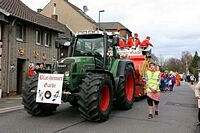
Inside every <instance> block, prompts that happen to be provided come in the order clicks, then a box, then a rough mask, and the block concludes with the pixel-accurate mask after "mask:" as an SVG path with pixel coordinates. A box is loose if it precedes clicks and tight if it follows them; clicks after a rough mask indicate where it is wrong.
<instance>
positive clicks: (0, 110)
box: [0, 105, 24, 114]
mask: <svg viewBox="0 0 200 133" xmlns="http://www.w3.org/2000/svg"><path fill="white" fill-rule="evenodd" d="M23 108H24V105H19V106H13V107H7V108H1V109H0V114H1V113H7V112H11V111H16V110H20V109H23Z"/></svg>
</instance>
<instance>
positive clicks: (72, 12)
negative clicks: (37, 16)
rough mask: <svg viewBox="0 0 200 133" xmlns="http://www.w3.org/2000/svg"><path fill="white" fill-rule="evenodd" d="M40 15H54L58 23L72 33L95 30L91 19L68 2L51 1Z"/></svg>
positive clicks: (61, 0)
mask: <svg viewBox="0 0 200 133" xmlns="http://www.w3.org/2000/svg"><path fill="white" fill-rule="evenodd" d="M55 7H56V8H55ZM40 13H41V14H43V15H45V16H47V17H51V16H52V14H56V15H57V19H58V22H60V23H62V24H64V25H66V26H67V27H68V28H69V29H70V30H71V31H72V32H78V31H83V30H96V28H97V23H96V22H95V21H94V20H93V19H92V18H90V17H89V16H88V15H87V14H86V13H85V12H83V11H82V10H81V9H79V8H78V7H76V6H75V5H73V4H72V3H70V2H69V1H68V0H51V1H50V2H49V3H48V4H47V5H46V6H45V7H44V8H43V9H42V11H41V12H40Z"/></svg>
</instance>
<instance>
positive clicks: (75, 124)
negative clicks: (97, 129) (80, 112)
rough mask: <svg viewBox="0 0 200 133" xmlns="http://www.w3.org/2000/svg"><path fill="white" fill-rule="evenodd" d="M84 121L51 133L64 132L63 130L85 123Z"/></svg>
mask: <svg viewBox="0 0 200 133" xmlns="http://www.w3.org/2000/svg"><path fill="white" fill-rule="evenodd" d="M85 121H86V120H82V121H80V122H77V123H74V124H72V125H69V126H67V127H64V128H61V129H58V130H57V131H54V132H53V133H59V132H62V131H64V130H66V129H68V128H71V127H74V126H77V125H79V124H82V123H83V122H85Z"/></svg>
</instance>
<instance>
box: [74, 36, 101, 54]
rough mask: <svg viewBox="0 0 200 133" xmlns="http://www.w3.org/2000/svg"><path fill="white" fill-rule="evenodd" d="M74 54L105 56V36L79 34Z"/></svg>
mask: <svg viewBox="0 0 200 133" xmlns="http://www.w3.org/2000/svg"><path fill="white" fill-rule="evenodd" d="M74 50H75V51H74V56H87V55H88V56H90V55H92V56H101V57H103V56H104V45H103V36H99V35H98V36H90V35H87V36H86V35H85V36H79V37H78V38H77V41H76V44H75V49H74Z"/></svg>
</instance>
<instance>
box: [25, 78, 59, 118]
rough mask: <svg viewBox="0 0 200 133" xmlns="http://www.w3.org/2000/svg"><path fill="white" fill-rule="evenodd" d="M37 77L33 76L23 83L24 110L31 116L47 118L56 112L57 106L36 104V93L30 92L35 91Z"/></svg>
mask: <svg viewBox="0 0 200 133" xmlns="http://www.w3.org/2000/svg"><path fill="white" fill-rule="evenodd" d="M37 85H38V75H34V76H33V77H31V78H29V79H28V80H27V81H26V82H25V87H24V90H23V101H22V104H23V105H24V109H25V110H26V111H27V112H28V113H29V114H31V115H33V116H47V115H51V114H52V113H53V111H56V108H57V106H58V105H57V104H48V103H36V92H31V90H35V91H36V90H37Z"/></svg>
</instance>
